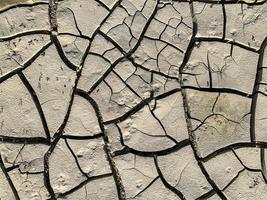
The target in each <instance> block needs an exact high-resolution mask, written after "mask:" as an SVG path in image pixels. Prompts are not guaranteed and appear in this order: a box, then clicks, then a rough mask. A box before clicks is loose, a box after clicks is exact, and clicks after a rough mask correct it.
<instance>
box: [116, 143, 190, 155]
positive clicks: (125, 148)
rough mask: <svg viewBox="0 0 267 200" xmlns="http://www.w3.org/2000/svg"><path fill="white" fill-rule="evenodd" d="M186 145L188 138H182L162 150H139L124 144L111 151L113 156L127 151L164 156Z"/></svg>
mask: <svg viewBox="0 0 267 200" xmlns="http://www.w3.org/2000/svg"><path fill="white" fill-rule="evenodd" d="M188 145H190V141H189V140H188V139H185V140H182V141H180V142H178V143H176V144H175V145H174V146H172V147H170V148H167V149H164V150H160V151H139V150H136V149H133V148H131V147H129V146H127V145H124V146H125V147H124V148H123V149H122V150H118V151H115V152H113V156H114V157H116V156H120V155H124V154H127V153H132V154H135V155H138V156H142V157H154V156H164V155H167V154H170V153H172V152H176V151H179V150H180V149H182V148H183V147H185V146H188Z"/></svg>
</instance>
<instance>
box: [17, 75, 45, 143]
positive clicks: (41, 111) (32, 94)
mask: <svg viewBox="0 0 267 200" xmlns="http://www.w3.org/2000/svg"><path fill="white" fill-rule="evenodd" d="M18 76H19V77H20V80H21V81H22V83H23V84H24V86H25V87H26V88H27V90H28V91H29V93H30V95H31V97H32V99H33V102H34V104H35V106H36V109H37V111H38V113H39V116H40V118H41V122H42V125H43V128H44V131H45V134H46V138H47V141H49V142H50V132H49V129H48V125H47V122H46V119H45V115H44V112H43V109H42V106H41V104H40V101H39V99H38V97H37V95H36V92H35V91H34V89H33V87H32V86H31V84H30V83H29V81H28V80H27V78H26V77H25V76H24V74H23V73H22V72H19V73H18Z"/></svg>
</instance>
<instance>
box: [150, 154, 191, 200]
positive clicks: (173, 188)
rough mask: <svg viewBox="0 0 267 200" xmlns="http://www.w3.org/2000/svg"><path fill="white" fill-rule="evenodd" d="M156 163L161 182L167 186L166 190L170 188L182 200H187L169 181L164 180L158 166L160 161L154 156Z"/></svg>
mask: <svg viewBox="0 0 267 200" xmlns="http://www.w3.org/2000/svg"><path fill="white" fill-rule="evenodd" d="M154 163H155V166H156V169H157V172H158V174H159V177H160V180H161V181H162V183H163V184H164V185H165V187H166V188H168V189H169V190H170V191H172V192H173V193H174V194H176V195H177V196H178V197H179V198H180V199H181V200H186V198H185V197H184V195H183V193H182V192H180V191H179V190H178V189H176V188H175V187H173V186H172V185H170V184H169V183H168V182H167V180H166V179H165V178H164V176H163V174H162V172H161V170H160V168H159V165H158V161H157V156H154Z"/></svg>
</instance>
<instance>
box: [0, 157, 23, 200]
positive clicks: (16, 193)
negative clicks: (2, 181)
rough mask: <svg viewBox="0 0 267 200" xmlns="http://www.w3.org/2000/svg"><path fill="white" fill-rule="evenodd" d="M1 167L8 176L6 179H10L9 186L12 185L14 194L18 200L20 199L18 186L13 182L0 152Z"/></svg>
mask: <svg viewBox="0 0 267 200" xmlns="http://www.w3.org/2000/svg"><path fill="white" fill-rule="evenodd" d="M0 168H1V169H2V171H3V173H4V175H5V177H6V180H7V181H8V183H9V186H10V187H11V190H12V192H13V194H14V197H15V199H16V200H20V198H19V195H18V192H17V190H16V188H15V186H14V184H13V182H12V180H11V178H10V176H9V174H8V172H7V170H6V167H5V165H4V162H3V159H2V155H1V153H0Z"/></svg>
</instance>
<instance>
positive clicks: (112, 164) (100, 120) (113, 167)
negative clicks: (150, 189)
mask: <svg viewBox="0 0 267 200" xmlns="http://www.w3.org/2000/svg"><path fill="white" fill-rule="evenodd" d="M75 93H76V94H77V95H79V96H81V97H83V98H85V99H86V100H87V101H88V102H89V103H90V104H91V105H92V107H93V108H94V110H95V113H96V116H97V119H98V123H99V126H100V129H101V131H102V133H103V140H104V143H105V145H104V150H105V152H106V155H107V160H108V162H109V165H110V168H111V171H112V174H113V178H114V181H115V184H116V187H117V193H118V197H119V200H126V194H125V190H124V186H123V184H122V180H121V177H120V174H119V171H118V169H117V167H116V165H115V162H114V161H113V159H112V155H111V150H110V145H109V139H108V136H107V134H106V131H105V127H104V124H103V118H102V115H101V113H100V110H99V107H98V105H97V103H96V102H95V101H94V99H92V98H91V97H90V96H89V95H88V94H87V93H86V92H85V91H82V90H80V89H77V90H76V91H75Z"/></svg>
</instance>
